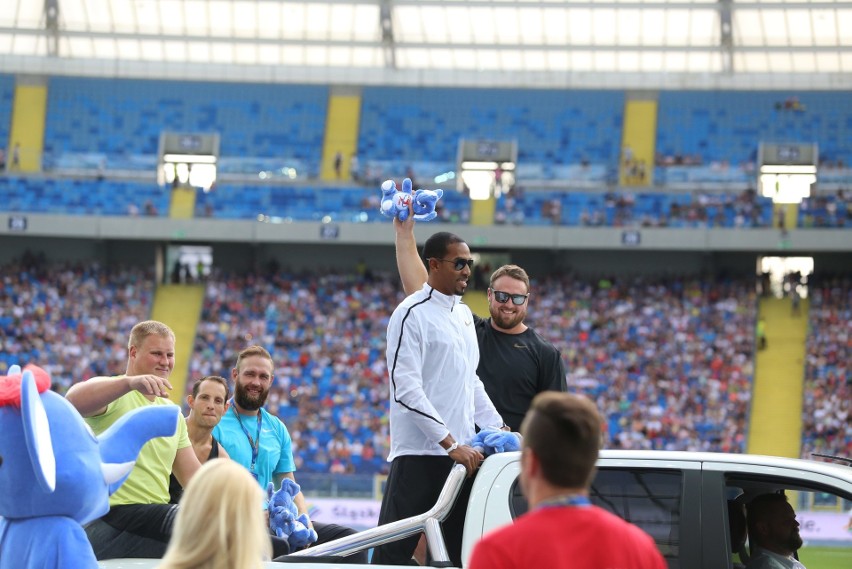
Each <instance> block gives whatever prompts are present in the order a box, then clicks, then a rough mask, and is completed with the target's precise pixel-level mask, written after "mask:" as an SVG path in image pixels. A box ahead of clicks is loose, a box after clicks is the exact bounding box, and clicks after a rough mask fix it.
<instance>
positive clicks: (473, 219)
mask: <svg viewBox="0 0 852 569" xmlns="http://www.w3.org/2000/svg"><path fill="white" fill-rule="evenodd" d="M496 205H497V200H495V199H494V196H491V197H490V198H488V199H487V200H470V224H471V225H493V224H494V210H495V209H496Z"/></svg>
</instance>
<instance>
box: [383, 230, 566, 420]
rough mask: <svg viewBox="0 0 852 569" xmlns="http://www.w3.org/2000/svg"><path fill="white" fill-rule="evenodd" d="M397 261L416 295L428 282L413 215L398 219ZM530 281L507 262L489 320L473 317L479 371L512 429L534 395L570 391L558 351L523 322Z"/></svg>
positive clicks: (494, 288)
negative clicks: (418, 248) (477, 346)
mask: <svg viewBox="0 0 852 569" xmlns="http://www.w3.org/2000/svg"><path fill="white" fill-rule="evenodd" d="M393 224H394V229H395V231H396V264H397V268H398V270H399V274H400V277H401V278H402V287H403V289H404V290H405V293H406V294H411V293H412V292H414V291H415V290H417V289H419V288H420V287H421V286H423V283H424V282H426V278H427V273H426V269H425V268H424V267H423V262H422V261H421V260H420V256H419V255H418V253H417V241H416V240H415V238H414V218H413V216H411V215H409V216H408V219H407V220H406V221H405V222H400V221H399V220H398V219H394V221H393ZM529 296H530V279H529V276H527V273H526V271H524V269H522V268H521V267H519V266H517V265H503V266H502V267H500V268H498V269H497V270H496V271H494V273H493V274H492V275H491V281H490V284H489V287H488V310H489V312H490V315H491V316H490V318H480V317H479V316H476V315H474V317H473V318H474V324H475V327H476V335H477V340H478V343H479V353H480V357H479V367H478V368H477V370H476V372H477V375H478V376H479V378H480V379H481V380H482V383H483V384H484V385H485V391H486V392H487V393H488V396H489V397H490V398H491V401H493V402H494V406H495V407H496V408H497V411H498V412H499V413H500V415H501V416H502V417H503V420H505V421H506V424H507V425H508V426H509V427H511V429H512V430H513V431H518V430H520V428H521V422H522V421H523V419H524V415H525V414H526V412H527V410H528V409H529V407H530V404H531V403H532V400H533V398H534V397H535V396H536V395H537V394H538V393H541V392H542V391H567V390H568V387H567V384H566V380H565V377H566V374H567V372H566V369H565V364H564V362H563V360H562V356H561V354H560V353H559V350H558V349H557V348H556V347H555V346H554V345H553V344H551V343H550V342H548V341H547V340H545V339H544V338H542V337H541V336H540V335H539V334H538V333H537V332H536V331H535V330H533V329H532V328H530V327H529V326H527V325H526V324H525V323H524V319H525V318H526V316H527V307H528V306H529Z"/></svg>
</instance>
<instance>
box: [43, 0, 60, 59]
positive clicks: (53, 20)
mask: <svg viewBox="0 0 852 569" xmlns="http://www.w3.org/2000/svg"><path fill="white" fill-rule="evenodd" d="M44 29H45V31H46V32H47V54H48V55H50V56H52V57H56V56H57V55H59V0H44Z"/></svg>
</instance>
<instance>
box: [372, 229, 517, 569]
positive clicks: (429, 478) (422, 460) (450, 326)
mask: <svg viewBox="0 0 852 569" xmlns="http://www.w3.org/2000/svg"><path fill="white" fill-rule="evenodd" d="M424 256H425V257H426V259H427V261H428V263H429V270H428V279H427V281H426V284H424V285H423V287H422V288H421V289H420V290H419V291H417V292H415V293H413V294H412V295H410V296H409V297H407V298H406V299H405V300H404V301H402V303H400V305H399V306H398V307H397V308H396V310H394V312H393V315H392V316H391V319H390V322H389V323H388V332H387V366H388V376H389V378H388V379H389V392H390V436H391V450H390V455H389V456H388V460H389V461H391V466H390V472H389V473H388V480H387V487H386V489H385V492H384V496H383V499H382V507H381V511H380V513H379V525H382V524H388V523H391V522H394V521H397V520H401V519H404V518H407V517H410V516H414V515H417V514H421V513H423V512H425V511H427V510H428V509H429V508H431V507H432V506H433V505H434V504H435V501H436V500H437V498H438V495H439V494H440V491H441V488H442V487H443V485H444V482H445V481H446V479H447V476H448V475H449V473H450V470H451V469H452V468H453V464H454V463H456V462H457V463H459V464H462V465H464V467H465V468H466V469H467V472H468V476H469V477H472V476H473V474H474V472H475V471H476V469H478V468H479V465H480V464H481V462H482V460H483V459H484V457H483V455H482V454H481V453H480V452H479V451H477V450H476V449H474V448H472V447H470V446H468V445H467V444H465V442H466V441H469V440H470V439H471V438H472V437H473V435H474V434H475V429H476V425H479V426H480V427H481V428H485V427H493V428H502V427H504V426H505V425H504V423H503V419H502V417H500V414H499V413H497V410H496V409H495V408H494V405H493V404H492V403H491V400H490V399H489V398H488V395H487V394H486V392H485V389H484V388H483V386H482V382H481V381H480V380H479V378H478V377H477V375H476V366H477V364H478V362H479V348H478V347H477V343H476V331H475V329H474V323H473V322H474V320H473V314H472V313H471V311H470V308H468V307H467V306H466V305H465V304H463V303H461V295H462V294H464V291H465V289H466V288H467V285H468V281H469V279H470V276H471V268H472V266H473V258H472V256H471V254H470V248H469V247H468V245H467V243H465V242H464V240H463V239H462V238H461V237H459V236H458V235H455V234H452V233H447V232H440V233H436V234H434V235H432V236H431V237H430V238H429V239H428V240H427V241H426V245H425V247H424ZM470 487H471V480H468V481H467V483H466V484H465V485H464V487H463V489H462V491H461V493H460V494H459V497H458V498H457V502H456V506H455V507H454V508H453V511H452V513H451V514H450V516H449V517H448V518H447V519H446V520H445V521H444V522H443V523H442V527H443V530H444V536H445V540H446V543H447V550H448V553H449V555H450V561H451V562H452V563H453V565H454V566H456V567H460V566H461V536H462V532H463V528H464V515H465V510H466V508H467V501H468V498H469V495H470ZM417 541H418V538H417V536H414V537H410V538H406V539H404V540H400V541H397V542H394V543H388V544H386V545H382V546H380V547H377V548H376V549H375V551H374V553H373V563H375V564H384V565H405V564H408V563H409V560H410V559H411V556H412V553H414V550H415V547H416V546H417Z"/></svg>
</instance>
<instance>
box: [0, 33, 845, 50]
mask: <svg viewBox="0 0 852 569" xmlns="http://www.w3.org/2000/svg"><path fill="white" fill-rule="evenodd" d="M0 34H4V35H19V36H42V35H43V34H44V31H43V30H40V29H24V28H12V27H8V26H7V27H0ZM59 34H60V37H62V38H69V39H71V38H88V39H113V40H114V39H122V40H138V41H158V42H159V41H175V42H190V43H192V42H202V43H205V42H206V43H222V44H245V45H279V46H309V47H350V48H353V47H367V48H382V47H383V43H382V42H381V41H377V40H349V39H340V40H334V39H284V38H258V37H251V38H241V37H230V36H228V37H226V36H186V35H178V34H114V33H109V32H90V31H73V30H60V31H59ZM394 48H395V51H396V52H397V53H398V52H399V50H401V49H437V48H442V49H456V50H460V51H461V50H474V51H475V50H494V51H516V52H517V51H523V52H560V51H565V50H572V51H594V52H606V51H611V52H627V53H629V52H637V53H641V52H692V53H718V50H719V46H718V45H713V44H708V45H676V46H671V45H650V44H643V45H616V44H609V45H607V44H600V43H598V44H525V45H518V44H497V43H452V42H441V43H429V42H406V41H398V40H396V41H394ZM733 49H734V51H735V52H738V53H743V52H789V51H790V50H791V49H795V50H796V51H799V52H813V53H838V52H841V53H848V52H852V45H811V46H796V47H795V48H791V47H788V46H766V45H756V46H735V47H734V48H733Z"/></svg>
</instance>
